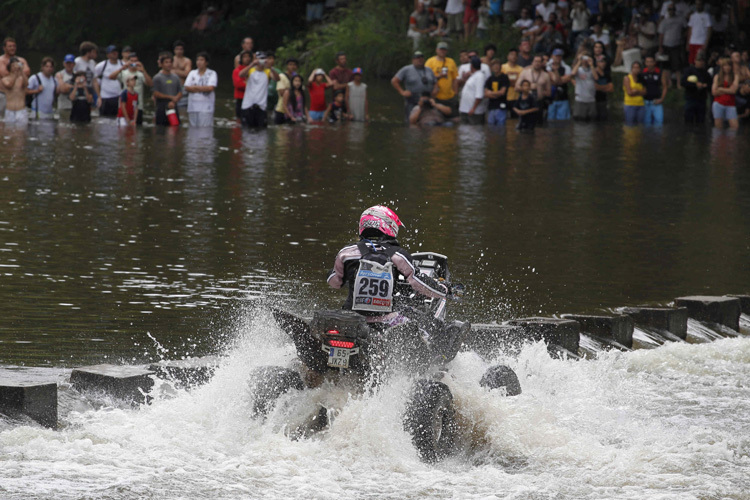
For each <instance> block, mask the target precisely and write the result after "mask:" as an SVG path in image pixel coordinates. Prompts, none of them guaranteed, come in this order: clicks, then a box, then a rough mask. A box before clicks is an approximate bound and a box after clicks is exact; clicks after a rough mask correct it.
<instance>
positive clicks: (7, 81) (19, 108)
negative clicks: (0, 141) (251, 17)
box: [0, 57, 29, 125]
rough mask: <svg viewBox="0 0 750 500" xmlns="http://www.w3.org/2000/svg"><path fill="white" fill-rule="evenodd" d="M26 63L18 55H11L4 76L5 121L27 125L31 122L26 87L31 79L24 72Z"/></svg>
mask: <svg viewBox="0 0 750 500" xmlns="http://www.w3.org/2000/svg"><path fill="white" fill-rule="evenodd" d="M24 67H25V65H24V64H23V63H22V62H21V61H19V60H18V58H17V57H11V58H10V62H8V65H7V71H8V74H7V75H6V76H5V77H3V78H2V80H0V81H2V84H3V85H2V86H3V88H4V89H5V97H6V104H5V123H16V124H18V125H25V124H27V123H28V122H29V113H28V111H27V110H26V89H27V88H28V86H29V79H28V78H27V77H26V74H25V73H24V72H23V68H24Z"/></svg>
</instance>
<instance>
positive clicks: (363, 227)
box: [328, 205, 470, 348]
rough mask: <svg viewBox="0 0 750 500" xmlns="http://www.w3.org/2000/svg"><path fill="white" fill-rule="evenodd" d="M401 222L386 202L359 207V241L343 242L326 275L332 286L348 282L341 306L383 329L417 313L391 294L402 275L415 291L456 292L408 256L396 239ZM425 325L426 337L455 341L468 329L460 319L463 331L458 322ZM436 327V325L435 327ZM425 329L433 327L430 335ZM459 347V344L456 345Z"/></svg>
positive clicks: (427, 293)
mask: <svg viewBox="0 0 750 500" xmlns="http://www.w3.org/2000/svg"><path fill="white" fill-rule="evenodd" d="M403 225H404V224H403V223H402V222H401V221H400V220H399V218H398V215H396V213H395V212H394V211H393V210H391V209H390V208H388V207H385V206H383V205H376V206H373V207H370V208H368V209H367V210H365V211H364V212H362V216H361V217H360V219H359V237H360V239H359V242H357V243H356V244H353V245H348V246H346V247H344V248H342V249H341V250H340V251H339V253H338V254H337V255H336V261H335V263H334V266H333V270H332V271H331V273H330V275H329V276H328V284H329V285H330V286H332V287H333V288H341V287H342V286H344V284H347V283H348V285H349V293H348V295H347V298H346V302H344V305H343V309H348V310H351V311H355V312H357V313H359V314H361V315H363V316H365V317H366V321H367V322H368V323H369V324H370V325H371V326H375V327H376V328H377V327H380V328H382V329H385V328H387V327H392V326H396V325H400V324H403V323H406V322H408V321H409V320H410V319H412V320H419V321H424V320H425V318H416V317H414V316H415V314H413V312H414V311H412V313H410V312H409V311H407V310H404V309H402V308H399V306H400V305H403V304H399V297H394V293H393V292H394V284H395V282H396V281H397V280H398V278H399V275H402V276H403V278H404V279H405V280H406V282H408V283H409V285H411V287H412V289H413V290H414V291H416V292H417V293H420V294H422V295H425V296H427V297H431V298H437V299H442V298H448V299H452V298H454V296H453V294H452V293H451V292H452V289H451V286H450V284H448V283H446V282H439V281H437V280H435V279H433V278H431V277H429V276H426V275H425V274H424V273H422V272H420V271H419V269H418V268H416V267H415V266H414V264H413V261H412V257H411V255H410V254H409V252H408V251H407V250H405V249H404V248H403V247H401V246H400V245H399V243H398V241H397V240H396V236H397V235H398V228H399V226H403ZM431 323H432V324H430V325H420V326H422V327H423V329H422V333H423V335H425V337H426V340H427V338H433V339H434V337H435V334H436V333H440V334H442V335H438V337H439V338H441V340H444V341H445V342H446V343H448V344H453V343H454V342H453V340H457V338H458V337H463V335H464V334H465V333H466V330H468V329H469V327H470V325H469V323H464V326H463V327H461V328H460V330H461V331H453V330H455V329H456V327H453V325H451V327H448V328H446V326H445V325H444V324H443V323H442V322H440V324H435V322H434V321H432V322H431ZM435 328H437V329H438V330H440V332H436V331H435ZM426 329H429V330H432V332H431V333H432V335H430V334H429V333H428V332H427V331H426ZM456 348H458V346H456Z"/></svg>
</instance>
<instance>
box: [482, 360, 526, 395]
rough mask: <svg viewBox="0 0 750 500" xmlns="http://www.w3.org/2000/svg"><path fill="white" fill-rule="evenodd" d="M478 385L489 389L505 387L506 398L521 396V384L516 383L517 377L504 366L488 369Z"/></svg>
mask: <svg viewBox="0 0 750 500" xmlns="http://www.w3.org/2000/svg"><path fill="white" fill-rule="evenodd" d="M479 385H481V386H482V387H487V388H489V389H499V388H501V387H505V395H506V396H518V395H519V394H521V382H519V381H518V375H516V372H514V371H513V370H512V369H510V368H509V367H507V366H505V365H497V366H493V367H491V368H488V369H487V371H486V372H484V375H483V376H482V379H481V380H480V381H479Z"/></svg>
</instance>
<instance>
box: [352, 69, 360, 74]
mask: <svg viewBox="0 0 750 500" xmlns="http://www.w3.org/2000/svg"><path fill="white" fill-rule="evenodd" d="M352 74H354V75H361V74H362V68H354V69H353V70H352Z"/></svg>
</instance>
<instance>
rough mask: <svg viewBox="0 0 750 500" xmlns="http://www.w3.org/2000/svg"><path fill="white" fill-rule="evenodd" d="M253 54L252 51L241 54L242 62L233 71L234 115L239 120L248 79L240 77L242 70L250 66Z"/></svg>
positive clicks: (240, 119)
mask: <svg viewBox="0 0 750 500" xmlns="http://www.w3.org/2000/svg"><path fill="white" fill-rule="evenodd" d="M252 61H253V55H252V54H251V53H250V52H242V54H240V64H239V66H237V67H236V68H234V70H233V71H232V85H233V86H234V115H235V117H236V118H237V121H238V122H241V121H242V99H243V98H244V97H245V86H246V85H247V79H245V78H240V71H242V70H243V69H245V68H246V67H248V66H250V63H251V62H252Z"/></svg>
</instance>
